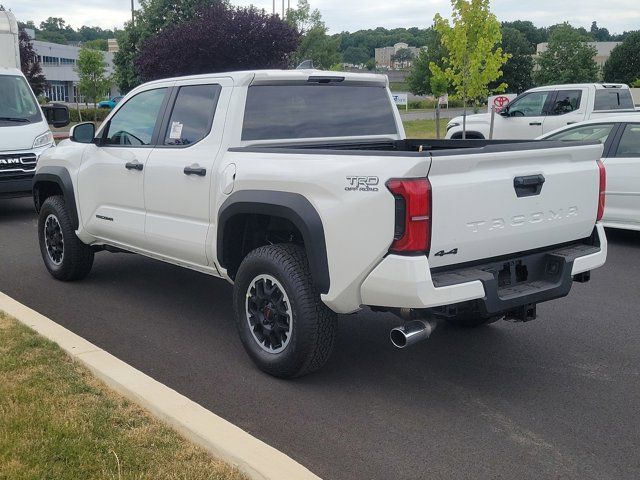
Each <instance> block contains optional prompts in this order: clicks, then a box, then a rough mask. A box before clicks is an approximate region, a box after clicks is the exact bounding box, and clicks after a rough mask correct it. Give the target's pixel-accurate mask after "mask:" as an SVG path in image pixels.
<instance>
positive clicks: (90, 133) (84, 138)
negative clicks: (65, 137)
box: [69, 122, 96, 143]
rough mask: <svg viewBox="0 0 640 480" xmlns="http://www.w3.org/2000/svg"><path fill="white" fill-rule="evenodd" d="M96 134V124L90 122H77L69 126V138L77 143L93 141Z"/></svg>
mask: <svg viewBox="0 0 640 480" xmlns="http://www.w3.org/2000/svg"><path fill="white" fill-rule="evenodd" d="M95 134H96V126H95V125H94V124H93V123H91V122H85V123H79V124H77V125H74V126H73V127H71V131H70V132H69V140H71V141H72V142H78V143H93V137H94V136H95Z"/></svg>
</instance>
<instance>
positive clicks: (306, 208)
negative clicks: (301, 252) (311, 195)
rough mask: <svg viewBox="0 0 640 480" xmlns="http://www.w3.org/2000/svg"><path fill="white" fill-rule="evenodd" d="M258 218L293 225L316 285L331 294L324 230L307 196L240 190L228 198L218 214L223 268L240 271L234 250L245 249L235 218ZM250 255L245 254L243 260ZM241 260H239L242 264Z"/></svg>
mask: <svg viewBox="0 0 640 480" xmlns="http://www.w3.org/2000/svg"><path fill="white" fill-rule="evenodd" d="M246 215H258V216H265V217H269V218H276V219H283V220H284V221H286V222H290V224H291V225H293V226H294V227H295V228H296V229H297V230H298V232H299V233H300V235H301V237H302V241H303V243H304V248H305V250H306V253H307V258H308V261H309V269H310V271H311V276H312V278H313V281H314V283H315V284H316V286H317V287H318V289H319V290H320V292H322V293H327V292H328V291H329V282H330V279H329V265H328V260H327V247H326V242H325V234H324V227H323V225H322V220H321V218H320V215H319V214H318V212H317V211H316V209H315V208H314V207H313V205H311V203H310V202H309V200H307V199H306V198H305V197H304V196H302V195H300V194H297V193H291V192H280V191H273V190H241V191H239V192H235V193H233V194H231V195H230V196H229V198H227V200H226V201H225V202H224V203H223V204H222V206H221V207H220V210H219V211H218V225H217V243H216V244H217V249H216V252H217V257H218V263H219V264H220V266H222V267H223V268H227V269H229V268H232V269H234V268H237V267H238V266H239V264H238V265H235V263H237V262H238V259H237V258H236V259H235V260H234V258H232V255H231V254H230V253H232V249H234V248H235V249H236V250H237V249H238V248H240V249H241V248H242V245H241V243H242V242H240V241H238V239H237V238H234V232H235V230H234V228H232V226H233V223H234V219H238V218H240V217H242V216H246ZM246 253H248V252H243V253H242V255H241V257H242V258H244V256H245V255H246ZM242 258H240V259H239V260H240V261H241V260H242Z"/></svg>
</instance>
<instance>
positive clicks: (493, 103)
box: [487, 93, 517, 112]
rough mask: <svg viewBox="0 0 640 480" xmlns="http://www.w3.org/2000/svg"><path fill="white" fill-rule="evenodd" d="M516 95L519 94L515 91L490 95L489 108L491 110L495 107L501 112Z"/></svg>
mask: <svg viewBox="0 0 640 480" xmlns="http://www.w3.org/2000/svg"><path fill="white" fill-rule="evenodd" d="M516 97H517V95H516V94H515V93H502V94H500V95H493V96H491V97H489V101H488V102H487V110H488V111H489V112H491V107H495V109H496V112H499V111H500V110H502V109H503V108H504V107H506V106H507V105H508V104H509V102H511V100H513V99H514V98H516Z"/></svg>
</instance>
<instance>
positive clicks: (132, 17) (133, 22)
mask: <svg viewBox="0 0 640 480" xmlns="http://www.w3.org/2000/svg"><path fill="white" fill-rule="evenodd" d="M135 22H136V20H135V17H134V13H133V0H131V26H133V25H134V24H135Z"/></svg>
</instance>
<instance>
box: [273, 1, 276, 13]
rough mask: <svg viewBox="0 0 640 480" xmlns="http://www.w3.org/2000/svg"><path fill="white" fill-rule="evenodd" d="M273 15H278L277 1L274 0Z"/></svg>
mask: <svg viewBox="0 0 640 480" xmlns="http://www.w3.org/2000/svg"><path fill="white" fill-rule="evenodd" d="M273 14H274V15H275V14H276V0H273Z"/></svg>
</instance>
